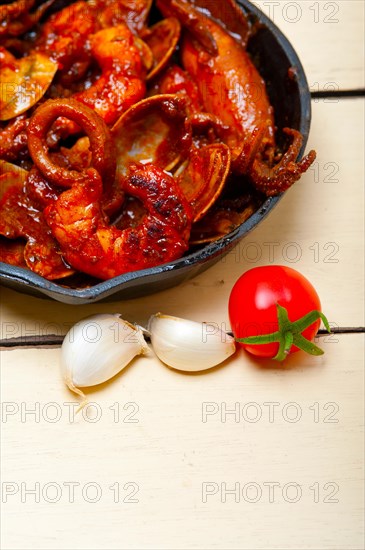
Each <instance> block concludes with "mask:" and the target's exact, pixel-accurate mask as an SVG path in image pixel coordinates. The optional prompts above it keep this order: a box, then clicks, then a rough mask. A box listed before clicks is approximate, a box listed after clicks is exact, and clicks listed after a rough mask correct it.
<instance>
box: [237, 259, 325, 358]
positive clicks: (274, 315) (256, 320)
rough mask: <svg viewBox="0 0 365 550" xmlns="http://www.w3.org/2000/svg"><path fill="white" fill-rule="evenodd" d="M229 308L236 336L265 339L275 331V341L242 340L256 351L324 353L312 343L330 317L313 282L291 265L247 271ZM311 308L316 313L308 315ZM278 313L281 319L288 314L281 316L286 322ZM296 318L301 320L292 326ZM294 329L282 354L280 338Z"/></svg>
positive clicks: (265, 354)
mask: <svg viewBox="0 0 365 550" xmlns="http://www.w3.org/2000/svg"><path fill="white" fill-rule="evenodd" d="M280 306H281V307H280ZM283 308H285V310H284V309H283ZM228 309H229V318H230V322H231V328H232V331H233V334H234V336H235V338H236V339H239V338H241V339H242V338H243V339H247V337H254V336H260V337H261V340H262V339H263V338H262V337H263V336H266V341H267V339H268V338H267V335H268V334H271V333H275V334H274V336H276V337H277V339H276V341H275V340H274V339H271V340H270V341H271V342H272V343H260V344H257V343H255V344H253V343H252V340H253V339H252V338H251V343H250V342H239V343H240V345H241V346H243V347H244V348H245V349H246V350H247V351H248V352H250V353H252V354H253V355H257V356H260V357H272V358H276V359H279V360H282V359H283V358H284V355H283V351H285V355H286V354H287V353H293V352H295V351H298V349H299V347H300V348H301V349H304V350H305V351H307V352H308V353H312V354H313V355H320V354H322V353H323V352H322V350H320V349H319V348H317V346H315V345H314V344H312V345H309V344H310V342H312V341H313V339H314V337H315V335H316V334H317V332H318V329H319V326H320V320H321V319H322V320H323V321H324V323H325V326H326V328H327V330H329V327H328V321H327V319H326V318H325V317H324V315H323V314H322V313H321V302H320V299H319V296H318V294H317V292H316V290H315V289H314V287H313V285H312V284H311V283H310V282H309V281H308V280H307V279H306V278H305V277H304V276H303V275H302V274H301V273H299V272H298V271H296V270H295V269H292V268H291V267H285V266H281V265H270V266H262V267H255V268H253V269H250V270H249V271H246V273H244V274H243V275H242V276H241V277H240V278H239V279H238V281H237V282H236V284H235V285H234V287H233V289H232V291H231V294H230V298H229V306H228ZM279 310H280V311H279ZM286 312H287V315H286ZM310 312H312V313H313V314H312V315H311V316H308V314H309V313H310ZM278 315H279V319H280V315H281V316H284V317H281V319H282V321H283V319H284V321H283V322H282V323H279V319H278ZM304 317H305V318H304ZM303 318H304V319H303ZM285 319H286V320H285ZM296 321H298V323H296V324H294V325H293V326H292V327H291V325H292V323H294V322H296ZM310 321H311V322H310ZM309 322H310V324H308V323H309ZM300 323H301V324H300ZM279 325H280V326H279ZM280 329H282V330H281V332H280ZM290 331H292V332H293V334H294V338H292V337H291V336H290V335H289V339H288V340H287V342H288V343H287V345H286V346H284V343H283V345H282V347H281V348H280V350H281V351H280V354H279V355H280V358H279V357H278V356H277V354H278V352H279V346H280V344H279V342H280V341H283V338H287V337H288V332H290ZM279 333H280V334H281V335H280V338H279ZM274 336H273V338H274ZM304 339H305V340H304ZM256 340H257V339H256ZM264 340H265V338H264ZM295 344H297V345H295ZM298 346H299V347H298ZM310 350H312V351H310Z"/></svg>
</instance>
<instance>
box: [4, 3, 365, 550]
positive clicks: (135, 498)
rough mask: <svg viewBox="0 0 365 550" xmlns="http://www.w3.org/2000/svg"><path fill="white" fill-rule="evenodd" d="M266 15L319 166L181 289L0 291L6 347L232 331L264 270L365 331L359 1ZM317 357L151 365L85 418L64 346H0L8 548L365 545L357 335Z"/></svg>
mask: <svg viewBox="0 0 365 550" xmlns="http://www.w3.org/2000/svg"><path fill="white" fill-rule="evenodd" d="M256 4H259V5H260V6H262V8H263V10H264V11H265V12H266V13H269V10H271V11H270V14H271V15H272V17H273V18H274V20H275V22H276V23H277V24H278V26H279V27H281V28H282V30H283V31H284V32H285V34H286V35H287V36H288V38H289V39H290V40H291V41H292V43H293V45H294V47H295V48H296V50H297V52H298V54H299V56H300V57H301V59H302V61H303V64H304V66H305V69H306V72H307V77H308V81H309V83H310V86H311V90H312V91H313V92H314V98H313V102H312V107H313V122H312V128H311V134H310V142H309V144H308V148H309V147H313V148H315V149H316V150H317V152H318V158H317V162H316V164H315V167H314V169H312V170H310V171H309V172H308V173H307V174H306V175H305V176H304V177H303V178H302V180H301V181H300V182H299V183H298V184H296V185H295V186H294V188H293V189H291V190H290V191H289V192H288V193H287V194H286V196H285V197H284V198H283V200H282V201H281V202H280V204H279V205H278V206H277V208H276V209H275V211H273V212H272V213H271V214H270V216H269V217H268V218H267V219H266V220H265V221H264V222H263V223H262V224H261V225H260V226H259V227H258V228H257V229H256V230H255V231H254V232H253V233H251V234H250V235H249V236H248V237H247V238H246V239H245V240H244V241H242V242H241V243H240V244H239V245H238V246H237V247H236V249H235V250H234V251H232V252H231V253H230V254H229V255H228V256H227V257H226V258H225V259H223V260H222V261H220V262H219V263H218V264H217V265H216V266H214V267H212V268H211V269H209V270H208V271H207V272H205V273H203V274H202V275H200V276H198V277H196V278H195V279H193V280H191V281H188V282H186V283H184V284H182V285H181V286H180V287H178V288H174V289H171V290H168V291H165V292H161V293H159V294H155V295H153V296H150V297H147V298H141V299H136V300H131V301H126V302H119V303H118V302H116V303H109V304H94V305H88V306H77V307H75V306H74V307H72V306H68V305H64V304H60V303H56V302H52V301H48V300H41V299H36V298H31V297H27V296H24V295H21V294H18V293H16V292H13V291H11V290H9V289H6V288H2V289H1V330H2V334H1V338H8V339H9V338H14V337H23V338H24V337H25V336H32V335H33V336H40V337H41V338H45V337H46V336H47V335H48V334H59V335H62V334H64V333H65V332H66V331H67V329H68V327H69V326H70V325H71V324H72V323H74V322H76V321H77V320H79V319H81V318H82V317H85V316H87V315H90V314H93V313H96V312H120V313H122V314H123V316H124V317H125V318H126V319H129V320H130V321H138V322H139V323H141V324H143V323H144V322H145V321H146V320H147V318H148V317H149V316H150V314H152V313H155V312H156V311H160V310H163V311H164V312H166V313H169V314H173V315H177V316H180V317H186V318H190V319H195V320H200V321H202V320H205V321H212V322H215V323H218V324H219V325H220V326H221V327H222V328H224V329H229V323H228V316H227V300H228V296H229V293H230V290H231V288H232V286H233V284H234V282H235V281H236V279H237V278H238V277H239V275H240V274H241V273H242V272H243V271H245V270H247V269H249V268H250V267H253V266H254V265H265V264H269V263H279V264H286V265H290V266H292V267H295V268H296V269H298V270H299V271H301V272H302V273H303V274H304V275H306V276H307V277H308V278H309V279H310V280H311V281H312V282H313V284H314V285H315V286H316V288H317V290H318V292H319V295H320V296H321V301H322V305H323V309H324V311H325V312H326V314H327V316H328V318H329V321H330V322H331V323H332V325H333V326H337V327H359V326H362V325H364V309H363V304H364V297H363V288H364V284H363V283H364V264H363V244H364V243H363V233H364V231H363V230H364V223H363V222H364V217H363V205H364V173H363V168H364V97H363V95H362V92H361V90H363V89H364V79H363V78H364V77H363V74H364V73H363V70H364V60H363V54H362V52H363V36H364V4H363V2H362V1H361V0H346V1H345V0H336V1H335V2H324V1H322V0H320V1H317V2H315V1H306V0H298V1H296V2H286V1H284V0H281V1H280V2H279V1H277V2H265V1H260V2H256ZM273 10H274V11H273ZM332 90H334V91H335V92H336V93H335V95H334V96H333V95H332V96H328V93H329V92H330V91H332ZM318 92H320V93H318ZM321 345H322V347H323V348H324V349H325V355H324V356H322V357H320V358H312V357H309V356H306V355H304V354H303V353H299V354H296V355H295V356H292V357H290V358H289V359H288V360H287V361H286V365H285V368H282V367H281V366H276V367H275V366H273V365H272V363H270V362H259V361H258V360H255V359H253V358H252V357H249V356H248V355H246V354H244V352H242V351H241V352H238V353H237V355H235V356H234V358H233V359H232V360H229V361H228V362H227V363H226V364H225V365H224V366H222V367H221V368H217V369H214V370H213V371H211V372H207V373H205V374H199V375H184V374H179V373H177V372H174V371H172V370H169V369H168V368H166V367H164V366H163V365H162V364H161V363H159V361H158V360H156V359H155V358H154V357H153V355H152V353H151V355H150V356H148V357H146V358H143V359H139V360H138V361H136V362H135V363H134V364H132V365H131V366H130V367H129V368H127V369H126V370H125V371H124V372H123V373H122V374H121V375H120V376H118V377H117V378H116V379H114V380H113V381H112V382H110V383H106V384H103V385H101V386H99V387H96V388H94V389H92V390H91V389H90V391H88V398H89V401H90V402H91V403H92V404H91V405H89V406H88V407H87V408H86V409H85V410H84V412H83V413H82V414H80V415H77V416H75V414H74V413H75V406H76V402H77V401H76V399H75V397H74V395H73V394H71V393H70V392H68V390H67V389H66V388H65V387H64V385H63V382H62V380H61V376H60V372H59V360H60V349H59V347H45V346H40V347H35V346H33V347H26V348H25V347H12V348H4V349H3V350H2V351H1V401H2V416H1V443H2V461H1V478H2V485H1V488H2V506H1V508H2V520H3V521H2V526H3V528H2V547H3V548H4V549H6V550H10V549H11V550H15V549H16V550H18V549H19V550H20V549H21V550H25V549H27V550H28V549H52V550H56V549H59V550H66V549H67V550H68V549H74V548H79V549H98V550H99V549H122V548H123V549H164V548H166V549H167V548H169V549H174V550H175V549H176V550H178V549H193V548H194V549H206V548H212V549H250V550H251V549H253V550H256V549H271V548H273V549H274V548H280V549H299V548H303V549H304V548H305V549H316V550H318V549H321V550H322V549H331V550H334V549H339V550H345V549H348V550H355V549H362V548H364V538H363V536H364V532H363V521H364V520H363V496H364V494H363V488H364V487H363V423H364V406H363V403H364V401H363V398H364V385H363V383H364V374H363V373H364V335H363V334H346V333H341V334H335V335H331V336H327V337H325V338H322V339H321ZM32 411H33V412H32Z"/></svg>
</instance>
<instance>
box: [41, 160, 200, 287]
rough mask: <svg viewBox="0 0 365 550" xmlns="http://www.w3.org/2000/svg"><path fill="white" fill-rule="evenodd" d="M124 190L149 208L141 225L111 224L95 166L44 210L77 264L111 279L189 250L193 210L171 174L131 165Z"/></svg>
mask: <svg viewBox="0 0 365 550" xmlns="http://www.w3.org/2000/svg"><path fill="white" fill-rule="evenodd" d="M123 190H124V191H125V192H127V193H129V194H130V195H132V196H134V197H137V198H138V199H139V200H140V201H142V203H143V204H144V206H145V207H146V209H147V214H146V216H145V217H144V218H143V219H142V221H141V222H140V224H139V225H138V226H137V227H128V228H126V229H123V230H121V229H117V228H116V227H114V226H110V225H108V221H107V219H106V218H105V216H104V215H103V211H102V209H101V207H100V198H101V196H102V180H101V178H100V176H99V174H98V172H97V171H96V170H95V169H93V168H91V169H89V170H87V171H86V172H85V173H84V181H82V182H78V183H76V184H75V185H74V186H73V187H71V189H68V190H67V191H64V192H63V193H62V194H61V195H60V197H59V198H58V200H57V201H55V202H54V203H53V204H50V205H49V206H47V208H46V209H45V210H44V215H45V218H46V221H47V224H48V226H49V227H50V228H51V231H52V234H53V236H54V237H55V239H56V240H57V241H58V243H59V245H60V248H61V251H62V254H63V257H64V258H65V259H66V261H67V262H68V263H69V264H70V265H71V266H72V267H73V268H75V269H78V270H80V271H83V272H84V273H88V274H89V275H92V276H94V277H98V278H100V279H109V278H111V277H116V276H117V275H121V274H123V273H127V272H129V271H136V270H140V269H145V268H149V267H153V266H156V265H160V264H162V263H165V262H170V261H172V260H175V259H177V258H180V257H181V256H182V255H183V253H184V252H185V251H186V250H187V249H188V241H189V236H190V228H191V219H192V212H191V209H190V206H189V204H188V203H187V202H186V200H185V199H184V197H183V195H182V193H181V191H180V190H179V188H178V186H177V184H176V182H175V180H174V178H173V177H172V176H170V175H169V174H167V173H166V172H164V171H163V170H161V169H160V168H157V167H156V166H154V165H152V164H146V165H142V164H139V163H136V164H131V165H130V167H129V176H127V177H126V178H125V179H124V181H123Z"/></svg>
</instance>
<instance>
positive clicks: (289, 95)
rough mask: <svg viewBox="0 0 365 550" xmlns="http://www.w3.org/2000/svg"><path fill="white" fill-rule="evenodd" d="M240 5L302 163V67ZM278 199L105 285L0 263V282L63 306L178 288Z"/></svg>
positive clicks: (306, 115)
mask: <svg viewBox="0 0 365 550" xmlns="http://www.w3.org/2000/svg"><path fill="white" fill-rule="evenodd" d="M238 3H239V5H240V6H241V7H243V9H244V11H245V13H247V14H249V15H250V16H252V17H253V18H254V20H257V21H259V23H260V24H259V26H258V30H257V32H256V33H255V34H254V36H253V37H252V38H251V39H250V41H249V47H248V51H249V52H250V54H251V56H252V59H253V61H254V63H255V65H256V66H257V67H258V68H259V70H260V73H261V75H262V76H263V77H264V79H265V81H266V83H267V89H268V93H269V97H270V102H271V104H272V105H273V107H274V113H275V123H276V125H277V127H278V128H283V127H285V126H289V127H291V128H295V129H298V130H299V131H300V132H301V133H302V135H303V146H302V149H301V151H300V155H299V158H301V157H302V155H303V153H304V149H305V146H306V143H307V139H308V133H309V126H310V118H311V105H310V92H309V89H308V84H307V80H306V77H305V73H304V70H303V67H302V65H301V63H300V61H299V59H298V56H297V54H296V53H295V51H294V49H293V47H292V46H291V44H290V43H289V42H288V40H287V39H286V38H285V36H284V35H283V34H282V33H281V31H280V30H279V29H278V28H277V27H276V25H275V24H274V23H273V22H272V21H271V20H270V19H268V18H267V17H266V16H265V15H264V14H263V13H262V12H261V11H260V10H259V9H258V8H256V7H255V6H253V5H252V4H251V3H250V2H248V1H247V0H239V2H238ZM290 68H293V69H294V73H295V78H289V76H288V70H289V69H290ZM292 74H293V71H292ZM278 134H280V132H279V133H278ZM278 139H279V145H280V138H278ZM280 198H281V195H279V196H276V197H270V198H268V199H266V200H265V201H264V202H263V204H262V205H261V207H260V208H259V209H258V210H257V211H256V212H255V213H254V214H253V215H252V216H251V217H250V218H249V219H248V220H247V221H245V222H244V223H242V224H241V225H240V226H238V227H237V228H236V229H234V230H233V231H232V232H231V233H229V234H228V235H226V236H225V237H224V238H222V239H219V240H218V241H215V242H213V243H211V244H208V245H206V246H204V247H203V248H200V249H198V250H196V251H194V252H191V253H190V254H188V255H186V256H184V257H183V258H180V259H179V260H175V261H173V262H171V263H169V264H164V265H160V266H158V267H153V268H149V269H144V270H141V271H134V272H131V273H126V274H124V275H120V276H119V277H115V278H113V279H109V280H108V281H102V282H96V283H95V284H93V285H92V286H90V287H88V288H69V287H66V286H62V285H61V284H60V283H56V282H52V281H47V280H46V279H44V278H43V277H40V276H39V275H36V274H35V273H33V272H32V271H29V270H27V269H23V268H20V267H15V266H11V265H8V264H4V263H1V262H0V282H1V284H3V285H5V286H7V287H10V288H12V289H14V290H17V291H19V292H23V293H26V294H30V295H34V296H38V297H43V298H45V297H48V298H52V299H54V300H57V301H60V302H64V303H67V304H86V303H92V302H97V301H101V300H103V301H111V300H123V299H131V298H135V297H138V296H143V295H146V294H152V293H154V292H158V291H161V290H165V289H167V288H170V287H173V286H176V285H179V284H180V283H182V282H183V281H185V280H186V279H190V278H192V277H195V276H196V275H198V274H199V273H201V272H202V271H205V270H206V269H208V268H209V267H210V266H212V265H213V264H215V263H216V262H217V261H218V260H219V259H220V258H222V256H223V255H225V254H227V252H229V251H230V250H231V249H232V247H233V246H234V245H236V244H237V242H238V241H239V240H240V239H242V238H243V237H244V236H245V235H247V234H248V233H249V232H250V231H251V230H252V229H254V228H255V227H256V226H257V225H258V224H259V223H260V222H261V221H262V220H263V219H264V218H265V216H267V215H268V214H269V212H271V210H272V209H273V208H274V206H275V205H276V204H277V203H278V202H279V200H280Z"/></svg>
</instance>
